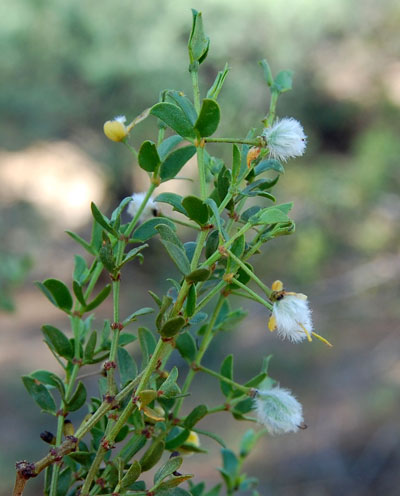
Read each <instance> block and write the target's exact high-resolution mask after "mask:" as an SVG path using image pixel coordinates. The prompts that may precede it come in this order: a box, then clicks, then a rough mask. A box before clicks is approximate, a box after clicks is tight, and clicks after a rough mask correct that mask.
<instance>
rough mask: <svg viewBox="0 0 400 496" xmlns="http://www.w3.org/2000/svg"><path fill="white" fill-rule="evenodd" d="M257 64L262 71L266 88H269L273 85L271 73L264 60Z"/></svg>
mask: <svg viewBox="0 0 400 496" xmlns="http://www.w3.org/2000/svg"><path fill="white" fill-rule="evenodd" d="M259 64H260V66H261V68H262V70H263V73H264V79H265V81H266V82H267V84H268V86H269V87H271V86H272V85H273V83H274V78H273V77H272V72H271V69H270V67H269V65H268V62H267V61H266V59H262V60H260V61H259Z"/></svg>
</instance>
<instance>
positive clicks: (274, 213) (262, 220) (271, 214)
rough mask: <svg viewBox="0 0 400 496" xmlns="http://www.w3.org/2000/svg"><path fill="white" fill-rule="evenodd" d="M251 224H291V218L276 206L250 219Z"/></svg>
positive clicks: (265, 209) (264, 209)
mask: <svg viewBox="0 0 400 496" xmlns="http://www.w3.org/2000/svg"><path fill="white" fill-rule="evenodd" d="M249 222H250V223H251V224H252V225H260V224H276V223H278V222H290V218H289V217H288V216H287V215H286V213H285V212H284V211H282V210H281V209H280V208H279V206H276V207H268V208H263V209H262V210H260V211H259V212H258V213H257V214H255V215H253V216H252V217H250V219H249Z"/></svg>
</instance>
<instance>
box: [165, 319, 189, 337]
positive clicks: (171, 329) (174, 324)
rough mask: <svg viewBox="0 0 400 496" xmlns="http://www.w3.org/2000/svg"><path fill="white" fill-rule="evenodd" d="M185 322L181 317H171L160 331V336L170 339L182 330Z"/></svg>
mask: <svg viewBox="0 0 400 496" xmlns="http://www.w3.org/2000/svg"><path fill="white" fill-rule="evenodd" d="M185 323H186V321H185V319H184V318H183V317H180V316H179V317H173V318H172V319H169V320H167V322H165V324H164V325H163V326H162V328H161V330H160V334H161V336H162V337H163V338H172V337H173V336H175V334H178V332H179V331H180V330H181V329H182V327H183V326H184V325H185Z"/></svg>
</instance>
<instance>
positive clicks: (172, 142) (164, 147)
mask: <svg viewBox="0 0 400 496" xmlns="http://www.w3.org/2000/svg"><path fill="white" fill-rule="evenodd" d="M182 141H183V139H182V136H178V135H176V134H174V135H172V136H169V137H168V138H167V139H165V140H164V141H163V142H162V143H161V144H160V145H159V147H158V149H157V150H158V155H159V156H160V158H161V160H164V159H165V157H166V156H167V155H168V153H169V152H171V151H172V150H173V149H174V148H175V147H176V146H177V145H179V143H182Z"/></svg>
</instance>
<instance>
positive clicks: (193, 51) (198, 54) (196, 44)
mask: <svg viewBox="0 0 400 496" xmlns="http://www.w3.org/2000/svg"><path fill="white" fill-rule="evenodd" d="M192 14H193V23H192V31H191V33H190V36H189V43H188V50H189V58H190V63H191V64H193V63H194V62H198V63H199V64H201V63H202V62H203V60H205V58H206V57H207V53H208V48H209V46H210V38H209V37H208V36H206V35H205V33H204V27H203V17H202V14H201V12H197V10H194V9H192Z"/></svg>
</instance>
